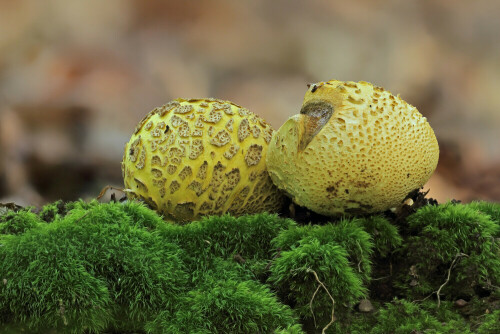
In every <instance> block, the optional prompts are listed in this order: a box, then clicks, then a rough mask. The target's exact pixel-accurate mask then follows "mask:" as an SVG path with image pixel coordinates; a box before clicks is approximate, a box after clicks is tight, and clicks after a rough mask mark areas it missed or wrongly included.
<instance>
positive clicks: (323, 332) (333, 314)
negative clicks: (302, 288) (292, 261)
mask: <svg viewBox="0 0 500 334" xmlns="http://www.w3.org/2000/svg"><path fill="white" fill-rule="evenodd" d="M307 272H309V273H313V274H314V278H316V281H317V282H318V283H319V286H321V287H322V288H323V289H324V290H325V291H326V293H327V294H328V296H329V297H330V299H331V300H332V318H331V320H330V322H329V323H328V324H327V325H326V326H325V327H324V328H323V330H322V331H321V334H325V332H326V330H327V329H328V327H330V325H331V324H333V323H334V322H335V300H334V299H333V297H332V295H331V294H330V291H328V289H327V288H326V286H325V285H324V284H323V282H321V281H320V280H319V277H318V274H317V273H316V272H315V271H314V270H312V269H311V268H307ZM319 286H318V289H319ZM318 289H316V292H317V291H318ZM316 292H315V293H314V294H313V298H312V299H314V297H315V296H316ZM312 299H311V302H310V303H309V305H310V306H311V305H312ZM311 311H312V306H311ZM313 318H314V313H313ZM314 321H315V322H316V320H314Z"/></svg>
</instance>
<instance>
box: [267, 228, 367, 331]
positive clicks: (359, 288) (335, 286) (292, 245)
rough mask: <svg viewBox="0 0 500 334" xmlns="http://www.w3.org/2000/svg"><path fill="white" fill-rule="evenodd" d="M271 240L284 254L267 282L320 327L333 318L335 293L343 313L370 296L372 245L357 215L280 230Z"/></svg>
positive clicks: (336, 306)
mask: <svg viewBox="0 0 500 334" xmlns="http://www.w3.org/2000/svg"><path fill="white" fill-rule="evenodd" d="M273 245H274V247H275V249H277V250H279V252H280V254H279V257H277V258H276V260H275V261H274V263H273V265H272V266H271V275H270V277H269V282H270V283H271V284H272V285H273V286H275V287H276V288H278V289H279V291H280V292H281V293H282V294H284V295H286V296H287V298H289V299H290V301H291V302H292V303H294V304H295V306H294V309H295V310H297V312H298V314H299V315H301V316H302V317H304V318H306V319H313V321H314V322H317V325H316V326H319V325H322V326H325V325H326V324H328V323H329V321H330V320H331V309H332V307H333V306H334V305H333V302H332V299H331V298H332V297H333V299H334V302H335V308H336V312H337V313H340V312H342V311H345V309H346V306H347V308H349V306H352V305H354V304H355V303H356V302H357V301H358V300H359V299H360V298H362V297H364V296H366V294H367V289H366V286H365V283H367V282H368V281H369V279H370V272H371V265H370V255H371V253H372V247H373V244H372V242H371V240H370V236H369V235H368V234H367V233H366V232H365V231H364V230H363V229H362V228H361V226H360V225H359V222H358V221H357V220H355V219H354V220H351V221H348V220H342V221H341V222H339V223H338V224H327V225H324V226H311V225H309V226H302V227H297V228H292V229H289V230H286V231H283V232H282V233H280V234H279V235H278V237H277V238H276V239H274V240H273ZM321 284H323V286H324V287H326V290H325V288H323V286H322V285H321ZM327 290H328V292H329V293H330V294H331V296H330V295H329V294H328V292H327Z"/></svg>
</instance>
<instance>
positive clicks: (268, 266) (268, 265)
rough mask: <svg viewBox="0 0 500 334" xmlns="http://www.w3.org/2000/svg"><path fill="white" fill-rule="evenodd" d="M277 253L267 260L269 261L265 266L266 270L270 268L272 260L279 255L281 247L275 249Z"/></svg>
mask: <svg viewBox="0 0 500 334" xmlns="http://www.w3.org/2000/svg"><path fill="white" fill-rule="evenodd" d="M277 251H278V252H277V253H276V254H275V255H274V256H273V258H272V259H271V260H270V261H269V263H268V264H267V266H266V270H269V268H271V265H272V264H273V261H274V260H275V259H276V258H277V257H279V256H280V255H281V247H280V248H278V249H277Z"/></svg>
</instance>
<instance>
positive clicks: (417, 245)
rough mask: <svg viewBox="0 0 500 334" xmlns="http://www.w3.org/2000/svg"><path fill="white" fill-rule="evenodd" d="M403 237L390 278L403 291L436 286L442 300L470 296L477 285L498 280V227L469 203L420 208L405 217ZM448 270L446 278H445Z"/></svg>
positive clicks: (414, 293)
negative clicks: (396, 272) (405, 234)
mask: <svg viewBox="0 0 500 334" xmlns="http://www.w3.org/2000/svg"><path fill="white" fill-rule="evenodd" d="M407 227H408V229H409V236H408V237H407V238H406V240H405V242H404V244H403V247H402V248H401V250H400V253H401V256H402V258H403V259H404V262H403V260H402V261H401V262H402V263H405V264H406V265H404V266H403V267H402V272H400V274H399V279H398V281H397V282H396V284H397V286H398V287H399V288H401V289H402V290H403V291H404V293H405V295H407V296H411V297H414V298H419V297H423V296H425V295H428V294H431V293H433V292H436V293H437V291H438V290H439V288H440V286H441V285H442V284H443V283H444V282H445V281H446V282H447V283H446V285H444V286H443V287H442V290H441V291H440V293H441V294H443V295H445V296H447V297H448V298H470V297H471V296H473V295H474V294H475V290H474V289H477V288H481V289H486V290H489V291H492V290H494V289H495V288H494V287H495V286H499V283H500V256H499V254H500V244H499V243H498V241H497V240H495V238H494V236H495V235H496V234H497V233H499V232H498V230H499V227H500V226H499V225H498V224H496V223H495V222H493V221H492V220H491V219H490V216H488V215H485V214H482V213H480V212H479V211H477V210H476V209H475V208H474V206H468V205H463V204H453V203H446V204H443V205H439V206H425V207H422V208H421V209H420V210H418V211H417V212H416V213H415V214H413V215H411V216H410V217H408V226H407ZM448 274H449V279H448Z"/></svg>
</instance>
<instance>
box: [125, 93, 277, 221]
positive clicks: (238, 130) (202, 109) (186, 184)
mask: <svg viewBox="0 0 500 334" xmlns="http://www.w3.org/2000/svg"><path fill="white" fill-rule="evenodd" d="M273 132H274V131H273V129H272V128H271V126H270V125H269V124H267V123H266V122H265V121H264V120H263V119H262V118H260V117H258V116H257V115H255V114H254V113H252V112H250V111H248V110H247V109H245V108H242V107H240V106H238V105H236V104H234V103H232V102H228V101H221V100H216V99H189V100H186V99H176V100H174V101H171V102H169V103H167V104H166V105H164V106H162V107H159V108H156V109H154V110H153V111H151V112H150V113H149V114H148V115H147V116H146V117H145V118H144V119H143V120H142V121H141V122H140V123H139V125H138V126H137V128H136V129H135V132H134V134H133V135H132V137H131V139H130V141H129V142H128V143H127V144H126V145H125V152H124V156H123V162H122V173H123V178H124V183H125V187H126V188H127V189H128V195H129V197H131V198H137V197H138V198H142V199H143V200H144V201H146V202H147V203H148V204H149V205H150V206H152V207H153V208H155V209H156V210H157V211H159V212H160V213H162V214H164V215H165V216H166V218H168V219H173V220H175V221H179V222H185V221H191V220H195V219H197V218H199V217H200V216H204V215H216V214H223V213H226V212H229V213H231V214H233V215H241V214H245V213H257V212H262V211H276V210H277V209H279V208H280V207H281V205H282V200H283V195H282V193H281V192H280V191H279V190H278V189H277V188H276V186H274V185H273V183H272V181H271V179H270V177H269V174H268V173H267V170H266V153H267V148H268V144H269V142H270V141H271V138H272V134H273Z"/></svg>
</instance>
